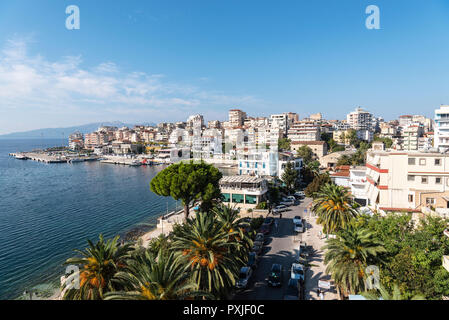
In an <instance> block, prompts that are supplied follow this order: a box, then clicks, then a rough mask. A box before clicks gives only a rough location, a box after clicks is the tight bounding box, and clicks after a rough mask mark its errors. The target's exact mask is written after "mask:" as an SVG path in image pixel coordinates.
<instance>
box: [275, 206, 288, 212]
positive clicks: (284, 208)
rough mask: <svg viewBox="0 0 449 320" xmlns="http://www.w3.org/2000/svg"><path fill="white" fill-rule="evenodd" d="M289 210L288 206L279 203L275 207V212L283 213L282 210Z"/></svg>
mask: <svg viewBox="0 0 449 320" xmlns="http://www.w3.org/2000/svg"><path fill="white" fill-rule="evenodd" d="M287 210H288V208H287V206H284V205H279V206H276V207H274V209H273V213H281V212H284V211H287Z"/></svg>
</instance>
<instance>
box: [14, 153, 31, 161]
mask: <svg viewBox="0 0 449 320" xmlns="http://www.w3.org/2000/svg"><path fill="white" fill-rule="evenodd" d="M16 159H18V160H28V157H27V156H25V155H23V154H18V155H16Z"/></svg>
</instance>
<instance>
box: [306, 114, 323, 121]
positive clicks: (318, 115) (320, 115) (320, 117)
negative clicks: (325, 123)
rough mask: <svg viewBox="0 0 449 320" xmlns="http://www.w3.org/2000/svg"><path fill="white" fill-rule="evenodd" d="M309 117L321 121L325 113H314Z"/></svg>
mask: <svg viewBox="0 0 449 320" xmlns="http://www.w3.org/2000/svg"><path fill="white" fill-rule="evenodd" d="M309 118H310V119H311V120H314V121H321V120H323V115H322V114H321V113H314V114H311V115H310V117H309Z"/></svg>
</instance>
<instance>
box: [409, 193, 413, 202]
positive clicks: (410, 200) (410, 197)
mask: <svg viewBox="0 0 449 320" xmlns="http://www.w3.org/2000/svg"><path fill="white" fill-rule="evenodd" d="M408 202H413V194H409V195H408Z"/></svg>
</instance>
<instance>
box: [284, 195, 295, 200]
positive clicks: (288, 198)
mask: <svg viewBox="0 0 449 320" xmlns="http://www.w3.org/2000/svg"><path fill="white" fill-rule="evenodd" d="M286 199H287V200H292V201H295V200H296V198H295V197H294V196H288V197H286Z"/></svg>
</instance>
